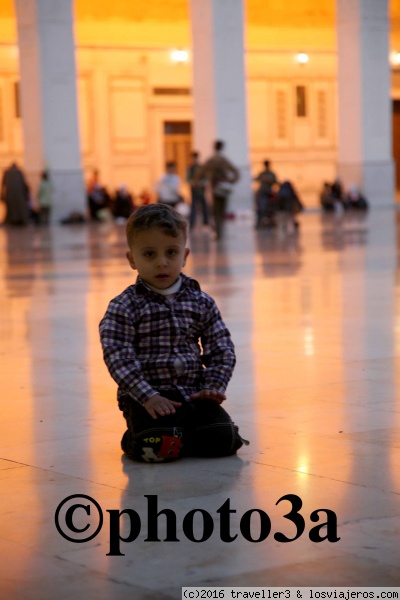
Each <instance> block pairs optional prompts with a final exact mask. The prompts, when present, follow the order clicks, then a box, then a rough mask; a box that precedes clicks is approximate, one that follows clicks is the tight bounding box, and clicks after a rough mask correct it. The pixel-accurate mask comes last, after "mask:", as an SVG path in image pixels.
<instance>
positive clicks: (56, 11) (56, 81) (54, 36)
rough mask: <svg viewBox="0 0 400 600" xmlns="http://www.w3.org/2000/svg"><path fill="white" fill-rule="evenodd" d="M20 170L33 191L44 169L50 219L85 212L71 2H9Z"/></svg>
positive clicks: (63, 0)
mask: <svg viewBox="0 0 400 600" xmlns="http://www.w3.org/2000/svg"><path fill="white" fill-rule="evenodd" d="M15 8H16V15H17V29H18V48H19V61H20V79H21V81H20V88H21V114H22V123H23V138H24V167H25V171H26V174H27V177H28V180H29V182H30V183H31V185H32V187H33V188H34V189H35V190H36V188H37V185H38V183H39V178H40V172H41V171H42V170H43V169H44V168H45V167H46V168H49V169H50V174H51V178H52V181H53V184H54V208H53V211H52V212H53V217H54V219H55V220H58V219H59V218H60V217H62V216H65V215H67V214H69V213H70V212H72V211H79V212H83V211H84V210H85V192H84V183H83V175H82V167H81V154H80V144H79V132H78V112H77V97H76V68H75V46H74V36H73V18H72V0H15Z"/></svg>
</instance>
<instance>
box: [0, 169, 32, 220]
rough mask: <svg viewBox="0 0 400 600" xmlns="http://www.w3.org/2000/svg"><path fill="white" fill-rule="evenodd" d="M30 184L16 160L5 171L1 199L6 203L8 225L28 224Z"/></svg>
mask: <svg viewBox="0 0 400 600" xmlns="http://www.w3.org/2000/svg"><path fill="white" fill-rule="evenodd" d="M29 196H30V191H29V186H28V184H27V182H26V179H25V176H24V174H23V172H22V170H21V169H20V168H19V167H18V166H17V164H16V163H15V162H14V163H12V164H11V165H10V167H8V169H6V170H5V171H4V174H3V179H2V183H1V199H2V200H4V202H5V205H6V219H5V222H6V223H7V224H8V225H27V224H28V222H29Z"/></svg>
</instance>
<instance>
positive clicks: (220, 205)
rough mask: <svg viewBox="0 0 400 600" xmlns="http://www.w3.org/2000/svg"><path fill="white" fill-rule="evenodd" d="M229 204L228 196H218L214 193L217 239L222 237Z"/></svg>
mask: <svg viewBox="0 0 400 600" xmlns="http://www.w3.org/2000/svg"><path fill="white" fill-rule="evenodd" d="M227 205H228V197H227V196H216V195H215V194H214V197H213V216H214V225H215V231H216V233H217V239H220V238H221V237H222V231H223V226H224V218H225V212H226V207H227Z"/></svg>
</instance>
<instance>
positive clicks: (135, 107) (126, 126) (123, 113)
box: [109, 77, 147, 154]
mask: <svg viewBox="0 0 400 600" xmlns="http://www.w3.org/2000/svg"><path fill="white" fill-rule="evenodd" d="M109 96H110V125H111V146H112V151H113V152H115V153H117V154H118V153H126V152H144V150H145V149H146V145H147V142H146V137H147V107H146V96H145V85H144V82H143V80H141V79H136V78H129V77H125V78H122V77H121V78H120V77H118V78H117V77H115V78H114V77H113V78H111V80H110V84H109Z"/></svg>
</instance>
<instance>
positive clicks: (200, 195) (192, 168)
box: [186, 152, 208, 229]
mask: <svg viewBox="0 0 400 600" xmlns="http://www.w3.org/2000/svg"><path fill="white" fill-rule="evenodd" d="M191 157H192V160H191V163H190V164H189V166H188V168H187V170H186V179H187V182H188V183H189V185H190V191H191V194H192V204H191V208H190V218H189V228H190V229H193V227H194V225H195V223H196V216H197V212H198V210H199V209H200V210H201V211H202V214H203V225H208V206H207V201H206V197H205V187H206V181H205V180H204V179H203V180H200V181H199V182H197V183H194V178H195V176H196V173H197V172H198V170H199V169H200V168H201V165H200V162H199V153H198V152H192V154H191Z"/></svg>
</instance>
